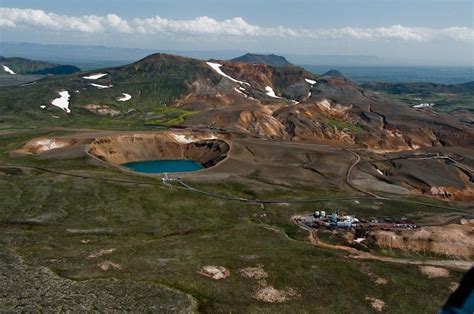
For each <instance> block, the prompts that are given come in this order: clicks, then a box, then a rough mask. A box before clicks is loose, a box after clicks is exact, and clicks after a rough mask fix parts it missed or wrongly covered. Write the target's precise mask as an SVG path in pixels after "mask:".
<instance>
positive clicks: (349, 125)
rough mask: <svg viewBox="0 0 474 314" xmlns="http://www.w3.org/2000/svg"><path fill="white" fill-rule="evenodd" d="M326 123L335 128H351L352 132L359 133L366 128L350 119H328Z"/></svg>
mask: <svg viewBox="0 0 474 314" xmlns="http://www.w3.org/2000/svg"><path fill="white" fill-rule="evenodd" d="M326 124H327V125H329V126H330V127H332V128H335V129H339V130H349V131H350V132H351V133H354V134H359V133H362V132H364V130H363V129H362V128H361V127H359V126H357V125H356V124H354V123H352V122H349V121H341V120H337V119H327V121H326Z"/></svg>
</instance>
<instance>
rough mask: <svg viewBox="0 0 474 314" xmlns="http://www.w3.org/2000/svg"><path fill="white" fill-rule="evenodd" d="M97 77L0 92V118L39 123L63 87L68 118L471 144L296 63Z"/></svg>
mask: <svg viewBox="0 0 474 314" xmlns="http://www.w3.org/2000/svg"><path fill="white" fill-rule="evenodd" d="M99 72H100V73H91V72H89V73H75V74H72V75H69V76H67V77H62V78H61V79H55V78H50V79H47V80H41V81H38V84H35V85H34V86H25V87H18V88H14V89H9V90H5V89H3V90H1V89H0V96H1V97H3V98H4V99H5V100H6V101H5V102H4V103H5V104H7V105H6V106H4V107H2V111H3V112H2V113H3V119H6V120H8V115H9V114H11V113H12V112H20V113H21V112H23V113H25V112H28V117H29V118H31V117H32V116H37V118H38V119H45V118H47V117H45V115H46V114H47V113H48V112H51V111H58V110H60V109H59V108H55V107H54V106H52V105H51V102H52V100H53V99H55V98H57V97H58V92H60V91H69V94H72V95H71V97H70V99H69V100H68V101H69V102H70V104H69V108H70V110H71V112H70V113H69V114H66V115H67V116H68V118H73V117H78V116H83V115H88V116H90V115H91V114H92V115H93V116H95V117H97V118H100V119H106V118H107V117H114V119H125V120H133V121H136V123H138V122H140V121H143V122H145V123H147V121H151V122H153V123H157V121H158V123H159V121H163V116H162V114H161V112H163V111H164V110H165V109H163V108H166V112H168V113H169V112H173V113H177V114H178V113H183V112H185V113H186V114H185V115H183V116H176V117H174V118H173V119H172V121H174V122H173V123H172V124H186V125H194V126H206V127H209V126H211V127H219V128H226V129H233V130H239V131H242V132H246V133H249V134H252V135H254V136H258V137H264V138H276V139H283V140H291V141H314V140H332V141H338V142H343V143H351V144H357V145H362V146H365V147H368V148H370V149H372V150H375V151H394V150H395V151H397V150H407V149H416V148H419V147H431V146H452V145H472V144H474V130H473V127H472V126H470V125H468V124H462V123H459V121H458V120H456V119H454V118H452V117H450V116H448V115H441V114H434V113H432V112H430V111H429V110H417V109H414V108H410V107H408V106H407V105H406V104H403V103H399V102H394V101H392V100H388V99H385V98H384V97H381V96H380V95H378V94H376V93H373V92H368V91H366V90H364V89H362V88H361V87H359V86H358V85H356V84H355V83H354V82H352V81H350V80H348V79H347V78H345V77H344V76H342V75H339V73H337V74H338V75H332V74H333V73H328V74H330V75H323V76H317V75H315V74H313V73H310V72H308V71H306V70H305V69H303V68H300V67H297V66H286V67H275V66H271V65H267V64H257V63H243V62H234V61H219V60H213V61H210V62H206V61H202V60H197V59H191V58H185V57H180V56H175V55H168V54H154V55H150V56H148V57H146V58H144V59H142V60H139V61H137V62H135V63H133V64H130V65H126V66H122V67H116V68H109V69H104V70H101V71H99ZM35 95H41V96H35ZM122 95H127V96H122ZM123 97H125V98H123ZM125 101H126V102H125ZM33 104H36V105H33ZM40 105H42V106H46V110H41V109H39V108H40ZM33 106H34V107H33ZM171 108H174V109H171ZM6 109H7V110H6ZM8 109H9V110H8ZM185 118H186V119H185ZM149 123H150V122H149ZM169 124H170V123H168V125H169Z"/></svg>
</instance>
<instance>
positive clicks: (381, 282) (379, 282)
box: [375, 277, 388, 285]
mask: <svg viewBox="0 0 474 314" xmlns="http://www.w3.org/2000/svg"><path fill="white" fill-rule="evenodd" d="M387 283H388V280H387V279H385V278H382V277H378V278H377V279H375V284H377V285H386V284H387Z"/></svg>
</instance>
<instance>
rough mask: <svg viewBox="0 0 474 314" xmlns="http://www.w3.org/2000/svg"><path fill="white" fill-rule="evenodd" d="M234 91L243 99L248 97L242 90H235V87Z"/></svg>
mask: <svg viewBox="0 0 474 314" xmlns="http://www.w3.org/2000/svg"><path fill="white" fill-rule="evenodd" d="M234 90H235V91H236V92H237V93H239V94H242V95H243V96H244V97H245V98H247V97H248V96H247V94H246V93H244V92H242V90H240V89H237V88H235V87H234ZM244 90H245V89H244Z"/></svg>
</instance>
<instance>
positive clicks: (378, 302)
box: [365, 297, 385, 312]
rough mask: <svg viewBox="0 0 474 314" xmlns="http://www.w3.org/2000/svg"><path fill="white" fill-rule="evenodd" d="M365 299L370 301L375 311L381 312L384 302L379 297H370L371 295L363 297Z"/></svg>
mask: <svg viewBox="0 0 474 314" xmlns="http://www.w3.org/2000/svg"><path fill="white" fill-rule="evenodd" d="M365 299H366V300H367V301H369V302H370V305H371V306H372V307H373V308H374V310H376V311H377V312H381V311H382V310H383V309H384V308H385V302H384V301H382V300H380V299H376V298H371V297H365Z"/></svg>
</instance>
